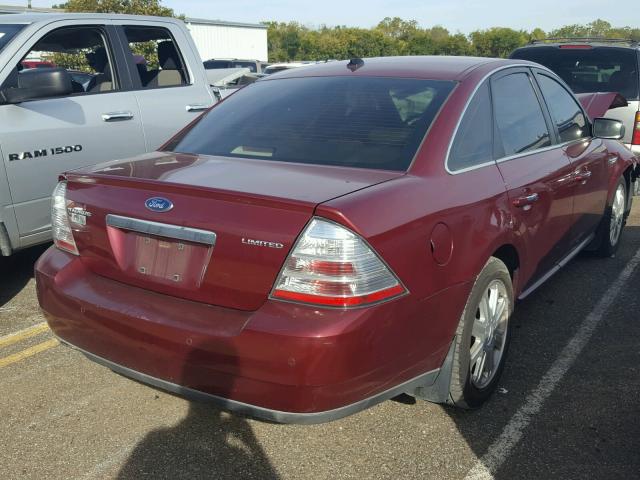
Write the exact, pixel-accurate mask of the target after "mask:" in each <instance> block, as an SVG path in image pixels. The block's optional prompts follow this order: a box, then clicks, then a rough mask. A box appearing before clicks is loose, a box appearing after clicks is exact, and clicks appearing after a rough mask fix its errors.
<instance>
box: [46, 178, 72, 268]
mask: <svg viewBox="0 0 640 480" xmlns="http://www.w3.org/2000/svg"><path fill="white" fill-rule="evenodd" d="M71 203H72V202H70V201H68V200H67V182H65V181H62V182H59V183H58V185H56V188H55V189H54V190H53V195H52V198H51V230H52V233H53V243H54V245H55V246H56V247H58V248H59V249H60V250H64V251H65V252H69V253H73V254H74V255H78V247H76V241H75V240H74V239H73V232H72V230H71V225H70V224H69V215H68V213H67V208H68V207H69V205H70V204H71Z"/></svg>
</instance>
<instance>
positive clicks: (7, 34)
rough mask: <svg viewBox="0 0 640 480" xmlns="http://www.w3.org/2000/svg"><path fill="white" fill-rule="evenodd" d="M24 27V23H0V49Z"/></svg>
mask: <svg viewBox="0 0 640 480" xmlns="http://www.w3.org/2000/svg"><path fill="white" fill-rule="evenodd" d="M24 27H25V26H24V25H13V24H8V25H0V51H1V50H2V49H3V48H4V47H5V45H6V44H8V43H9V42H10V41H11V39H12V38H13V37H15V36H16V34H17V33H18V32H19V31H20V30H22V29H23V28H24Z"/></svg>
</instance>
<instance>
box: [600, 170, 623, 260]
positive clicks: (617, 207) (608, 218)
mask: <svg viewBox="0 0 640 480" xmlns="http://www.w3.org/2000/svg"><path fill="white" fill-rule="evenodd" d="M626 209H627V183H626V182H625V179H624V178H621V179H620V180H618V183H617V184H616V189H615V191H614V193H613V199H612V201H611V205H609V206H607V210H606V211H605V214H604V216H603V217H602V223H601V224H600V228H599V229H598V235H599V236H600V244H599V246H598V249H597V250H596V253H597V254H598V255H600V256H602V257H610V256H612V255H614V254H615V253H616V251H617V250H618V247H619V246H620V238H621V237H622V230H623V228H624V224H625V221H626V218H625V215H626Z"/></svg>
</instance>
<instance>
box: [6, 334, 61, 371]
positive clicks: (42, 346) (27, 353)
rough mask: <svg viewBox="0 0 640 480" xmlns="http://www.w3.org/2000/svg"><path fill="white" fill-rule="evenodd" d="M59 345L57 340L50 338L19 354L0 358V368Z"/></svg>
mask: <svg viewBox="0 0 640 480" xmlns="http://www.w3.org/2000/svg"><path fill="white" fill-rule="evenodd" d="M58 345H60V342H59V341H58V339H57V338H52V339H51V340H47V341H46V342H42V343H39V344H37V345H34V346H33V347H29V348H27V349H25V350H22V351H21V352H18V353H14V354H13V355H9V356H8V357H4V358H0V368H3V367H6V366H8V365H11V364H12V363H17V362H20V361H22V360H24V359H25V358H29V357H32V356H34V355H36V354H38V353H40V352H44V351H45V350H49V349H50V348H53V347H57V346H58Z"/></svg>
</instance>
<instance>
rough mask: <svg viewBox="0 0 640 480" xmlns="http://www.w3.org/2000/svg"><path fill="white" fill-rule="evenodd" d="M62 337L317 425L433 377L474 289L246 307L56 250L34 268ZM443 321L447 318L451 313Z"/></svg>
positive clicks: (143, 375) (253, 411)
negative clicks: (173, 293)
mask: <svg viewBox="0 0 640 480" xmlns="http://www.w3.org/2000/svg"><path fill="white" fill-rule="evenodd" d="M36 280H37V291H38V299H39V301H40V305H41V307H42V309H43V311H44V313H45V315H46V317H47V321H48V322H49V325H50V327H51V329H52V330H53V332H54V333H55V335H56V336H58V337H59V338H60V339H61V340H62V341H63V342H65V343H67V344H70V345H71V346H74V347H75V348H78V349H80V350H81V351H83V353H85V354H86V355H87V356H88V357H89V358H90V359H92V360H94V361H96V362H98V363H101V364H103V365H106V366H108V367H109V368H111V369H113V370H115V371H117V372H119V373H122V374H123V375H125V376H128V377H131V378H134V379H137V380H139V381H142V382H144V383H147V384H149V385H153V386H155V387H158V388H162V389H165V390H168V391H171V392H174V393H177V394H180V395H183V396H186V397H190V398H197V399H201V400H208V401H212V402H214V403H216V404H217V405H219V406H220V407H222V408H224V409H228V410H232V411H236V412H240V413H242V414H247V415H250V416H254V417H258V418H262V419H266V420H270V421H276V422H286V423H318V422H325V421H330V420H334V419H337V418H340V417H343V416H345V415H349V414H351V413H354V412H356V411H358V410H362V409H363V408H367V407H369V406H371V405H373V404H375V403H378V402H380V401H383V400H386V399H388V398H391V397H393V396H395V395H398V394H399V393H402V392H411V391H413V390H414V389H415V388H416V387H418V386H427V385H430V384H432V383H433V382H434V381H435V379H436V377H437V374H438V369H439V367H440V365H441V364H442V361H443V359H444V357H445V355H446V353H447V350H448V348H449V344H450V341H451V338H452V336H453V332H454V330H455V325H456V324H457V318H459V312H457V308H456V307H455V305H456V304H458V303H460V301H461V306H460V309H461V308H462V307H463V306H464V299H466V293H467V288H468V287H467V286H460V287H457V288H451V289H448V290H446V291H444V292H442V293H441V294H439V295H438V296H437V297H432V298H431V299H429V300H426V301H423V302H418V303H417V304H416V302H412V301H409V300H410V299H407V298H404V299H400V300H397V301H392V302H388V303H385V304H381V305H376V306H374V307H370V308H362V309H354V310H327V309H322V310H320V309H317V308H315V307H306V306H300V305H295V304H289V303H283V302H273V301H267V302H265V303H264V305H263V306H262V307H261V308H260V309H258V310H256V311H254V312H244V311H239V310H232V309H227V308H222V307H215V306H211V305H206V304H201V303H197V302H192V301H188V300H182V299H179V298H175V297H170V296H167V295H161V294H157V293H154V292H150V291H146V290H142V289H138V288H135V287H130V286H127V285H124V284H121V283H118V282H115V281H112V280H108V279H105V278H103V277H99V276H97V275H95V274H93V273H91V272H90V271H89V270H88V269H87V268H86V267H85V266H84V265H83V262H82V259H81V258H79V257H75V256H73V255H70V254H67V253H65V252H61V251H59V250H57V249H55V248H51V249H49V250H48V251H47V252H46V253H45V254H44V255H43V256H42V257H41V258H40V260H39V261H38V263H37V265H36ZM446 319H449V321H447V320H446Z"/></svg>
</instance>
